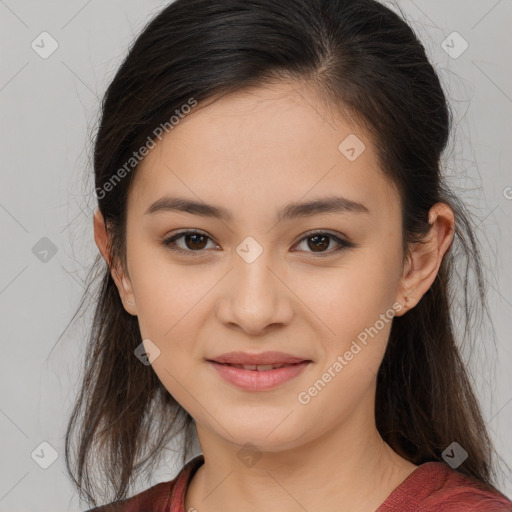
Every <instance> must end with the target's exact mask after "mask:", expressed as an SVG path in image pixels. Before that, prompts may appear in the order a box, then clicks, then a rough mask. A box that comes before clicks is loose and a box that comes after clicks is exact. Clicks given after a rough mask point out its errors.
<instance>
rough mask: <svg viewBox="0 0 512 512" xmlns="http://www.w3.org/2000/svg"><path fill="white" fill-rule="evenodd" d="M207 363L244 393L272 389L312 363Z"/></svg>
mask: <svg viewBox="0 0 512 512" xmlns="http://www.w3.org/2000/svg"><path fill="white" fill-rule="evenodd" d="M296 359H298V358H296ZM207 362H208V363H209V365H210V366H211V367H213V368H214V369H215V370H216V373H217V375H219V376H220V377H221V378H222V379H223V380H225V381H227V382H228V383H230V384H231V385H233V386H235V387H237V388H239V389H243V390H245V391H264V390H269V389H273V388H275V387H277V386H280V385H281V384H284V383H285V382H288V381H290V380H291V379H293V378H295V377H297V376H298V375H299V374H300V373H302V372H303V371H304V370H305V368H306V367H307V366H309V364H310V363H312V361H311V360H309V359H308V360H305V359H298V360H297V361H296V362H291V363H290V362H286V363H284V362H275V363H266V364H242V363H227V362H219V361H217V360H211V359H210V360H207Z"/></svg>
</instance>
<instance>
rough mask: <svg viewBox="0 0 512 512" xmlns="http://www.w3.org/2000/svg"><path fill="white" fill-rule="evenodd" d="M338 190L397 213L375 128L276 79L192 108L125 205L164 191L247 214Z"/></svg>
mask: <svg viewBox="0 0 512 512" xmlns="http://www.w3.org/2000/svg"><path fill="white" fill-rule="evenodd" d="M133 191H135V192H133ZM334 192H339V194H341V195H343V196H345V197H348V198H350V199H353V200H355V201H359V202H363V203H364V204H371V205H373V208H371V209H372V210H373V211H379V216H382V215H384V214H385V211H386V210H389V215H393V214H396V212H393V211H391V210H393V208H392V207H393V205H394V204H395V203H396V201H390V199H391V198H392V197H393V199H396V197H395V190H394V188H393V187H392V186H391V184H390V183H389V181H388V180H387V179H386V178H385V177H384V176H383V174H382V172H381V170H380V167H379V162H378V159H377V155H376V152H375V150H374V148H373V145H372V140H371V138H370V136H369V134H368V133H367V132H366V131H365V130H363V129H362V128H361V127H360V126H359V125H358V124H356V123H355V122H354V121H353V120H351V119H349V118H348V117H347V116H343V115H342V114H341V109H339V110H336V111H335V110H333V109H332V108H329V105H327V103H325V101H323V100H322V99H321V98H320V97H319V96H318V94H317V93H316V91H315V90H314V89H312V88H307V87H304V86H301V85H299V84H297V83H293V82H291V83H290V82H279V83H274V84H270V85H267V86H261V87H253V88H250V89H245V90H242V91H239V92H237V93H232V94H228V95H225V96H223V97H221V98H220V99H217V100H215V101H213V102H210V103H207V104H205V105H198V106H197V107H194V108H192V110H191V113H190V114H188V115H187V116H185V117H184V118H183V119H181V120H180V121H179V123H178V124H177V125H175V126H174V127H173V129H172V131H170V132H169V133H168V134H166V135H165V136H164V137H163V139H162V141H160V142H157V145H156V147H155V148H154V149H152V150H150V152H149V153H148V155H147V156H146V157H145V158H144V159H143V161H142V162H141V163H140V165H139V167H138V169H137V171H136V179H135V181H134V183H133V184H132V193H131V194H130V196H131V197H130V199H129V209H132V210H133V209H135V210H137V211H138V212H139V213H142V212H143V210H145V208H147V206H148V205H149V204H150V203H151V202H153V201H154V200H155V199H158V198H159V197H161V196H163V195H165V194H166V193H167V194H172V195H174V196H176V195H181V196H186V197H188V198H193V199H200V200H203V201H206V202H214V203H216V204H219V203H220V204H222V203H225V204H229V205H233V209H234V210H235V209H237V206H238V207H239V210H240V211H239V212H238V213H240V214H241V215H243V212H245V214H248V212H250V211H255V210H254V208H256V207H257V206H258V205H259V206H261V205H262V204H264V205H266V206H268V207H269V208H273V207H274V206H275V207H278V206H279V205H281V204H284V203H287V202H289V201H297V200H299V199H301V198H304V199H315V197H319V196H325V195H328V194H333V193H334ZM210 200H211V201H210Z"/></svg>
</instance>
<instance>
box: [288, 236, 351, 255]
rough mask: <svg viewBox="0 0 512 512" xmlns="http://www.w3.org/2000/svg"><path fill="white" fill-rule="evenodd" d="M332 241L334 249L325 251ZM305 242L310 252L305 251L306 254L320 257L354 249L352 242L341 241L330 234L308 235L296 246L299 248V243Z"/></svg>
mask: <svg viewBox="0 0 512 512" xmlns="http://www.w3.org/2000/svg"><path fill="white" fill-rule="evenodd" d="M332 240H334V241H335V242H336V244H337V247H336V248H335V249H331V250H329V251H327V250H326V249H328V248H329V247H330V246H331V241H332ZM303 242H306V247H307V248H308V249H311V250H310V251H308V250H306V252H312V253H314V254H315V253H316V254H318V255H320V256H324V255H329V254H332V253H333V252H338V251H341V250H342V249H345V248H347V247H355V244H353V243H352V242H348V241H346V240H343V239H341V238H340V237H339V236H336V235H333V234H332V233H324V232H320V231H317V232H314V233H309V234H308V235H307V236H305V237H304V238H302V240H300V242H299V243H298V244H297V246H299V245H300V244H301V243H303Z"/></svg>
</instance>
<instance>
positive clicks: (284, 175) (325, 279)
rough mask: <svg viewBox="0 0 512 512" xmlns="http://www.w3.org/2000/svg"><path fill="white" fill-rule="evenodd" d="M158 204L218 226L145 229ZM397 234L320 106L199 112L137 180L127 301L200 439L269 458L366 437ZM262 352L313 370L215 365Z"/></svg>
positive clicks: (235, 104)
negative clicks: (252, 449)
mask: <svg viewBox="0 0 512 512" xmlns="http://www.w3.org/2000/svg"><path fill="white" fill-rule="evenodd" d="M362 144H364V147H363V145H362ZM166 196H169V197H172V198H180V199H182V200H183V201H193V202H198V203H199V204H200V205H203V207H204V205H205V204H206V205H210V206H212V207H215V208H216V209H217V210H214V209H210V210H209V212H210V214H211V215H210V214H209V215H206V214H205V213H207V211H208V209H207V208H203V210H204V211H203V212H201V211H192V210H190V209H189V211H182V210H179V209H173V208H170V206H171V205H170V202H169V201H168V204H167V206H168V208H162V207H161V208H158V207H154V208H153V211H152V212H150V213H147V210H148V209H151V206H152V205H153V204H154V203H155V202H157V201H159V200H161V199H162V198H165V197H166ZM336 198H339V200H338V201H337V202H336V201H333V202H331V208H328V207H326V206H325V204H324V205H323V206H322V205H321V204H323V203H324V202H326V201H327V200H334V199H336ZM344 200H346V201H345V202H344ZM347 201H352V202H353V203H359V205H360V206H358V207H353V208H342V207H343V205H346V204H352V203H348V202H347ZM314 202H319V204H318V207H317V208H315V207H314V205H313V206H312V207H310V208H306V207H300V206H298V205H304V204H306V203H314ZM162 204H165V203H162V202H160V206H162ZM290 205H296V206H294V207H293V208H292V207H291V206H290ZM174 206H176V204H175V205H174ZM219 212H222V213H225V216H218V215H217V214H218V213H219ZM212 213H215V215H213V214H212ZM401 228H402V226H401V214H400V202H399V197H398V195H397V193H396V192H395V190H394V189H393V187H392V186H391V185H390V183H389V182H388V181H387V180H386V178H385V177H384V176H383V175H382V173H381V171H380V170H379V163H378V161H377V157H376V153H375V151H374V149H373V147H372V143H371V140H370V138H369V136H368V134H367V133H366V132H365V131H364V130H362V129H361V128H360V127H359V126H358V125H356V124H353V123H351V122H349V120H348V119H347V118H344V117H343V116H342V115H341V114H336V116H334V114H333V112H332V111H328V110H327V109H326V108H324V104H323V103H322V102H321V101H320V100H319V98H318V97H317V96H316V94H315V92H314V91H312V90H310V89H307V88H305V87H302V88H301V87H300V86H299V85H297V84H295V83H294V84H291V83H285V82H281V83H278V84H273V85H272V86H270V85H269V86H266V87H261V88H253V89H251V90H245V91H244V92H240V93H237V94H231V95H227V96H225V97H223V98H221V99H220V100H217V101H216V102H213V103H210V104H208V105H207V106H204V107H201V108H199V107H197V108H196V110H194V109H192V112H191V113H190V114H189V115H188V116H187V117H186V118H185V119H183V120H182V121H180V123H179V124H178V125H177V126H175V127H174V129H173V130H172V131H171V132H170V133H169V134H168V135H166V136H165V137H164V138H163V139H162V141H161V142H159V143H158V144H157V146H156V147H155V148H154V149H152V150H151V151H150V152H149V154H148V155H147V156H146V157H145V159H144V160H143V161H142V163H141V164H140V166H139V168H138V169H137V176H136V179H135V181H134V183H133V187H132V188H131V191H130V196H129V199H128V217H127V255H128V256H127V261H128V268H127V275H126V278H125V281H124V285H125V289H126V290H129V293H130V294H132V295H130V297H131V298H132V300H133V302H134V305H133V306H131V307H128V306H126V307H127V309H128V310H129V311H130V312H131V313H132V314H136V315H137V317H138V321H139V323H140V328H141V332H142V336H143V338H144V339H145V340H146V341H145V345H146V347H149V349H150V352H151V347H154V346H156V347H157V348H158V350H159V355H158V357H157V358H156V359H155V360H154V361H153V362H152V366H153V368H154V371H155V372H156V373H157V375H158V377H159V379H160V380H161V382H162V383H163V385H164V386H165V387H166V388H167V390H168V391H169V393H171V394H172V395H173V396H174V397H175V398H176V400H177V401H178V402H179V403H180V404H181V405H182V406H183V407H184V408H185V409H186V410H187V411H188V412H189V413H190V414H191V415H192V416H193V418H194V419H195V421H196V424H197V426H198V430H199V429H202V431H204V432H209V434H210V435H213V436H216V437H217V438H218V439H221V440H223V441H226V442H228V443H234V444H236V445H239V446H243V445H244V444H246V443H253V444H254V445H256V446H258V447H259V448H261V449H264V450H266V451H270V452H271V451H279V450H284V449H288V448H294V447H297V446H299V445H301V444H304V443H307V442H310V441H313V440H314V439H315V438H318V437H319V436H321V435H323V434H325V433H326V432H328V431H332V430H333V429H337V428H342V427H346V428H354V429H360V428H362V426H361V425H362V424H363V423H365V422H366V423H368V419H369V417H371V416H372V415H373V405H374V403H373V400H374V392H375V379H376V373H377V370H378V367H379V364H380V362H381V360H382V357H383V354H384V350H385V347H386V342H387V340H388V336H389V332H390V329H391V323H392V318H393V316H394V315H395V314H396V313H398V314H400V313H399V312H400V309H401V305H400V302H403V301H401V299H403V297H402V296H401V295H399V283H400V277H401V275H402V270H403V269H402V266H401V261H402V253H401V247H402V239H401ZM185 230H191V231H192V233H188V234H187V233H185V234H183V232H184V231H185ZM166 241H167V245H166ZM147 340H150V343H149V344H148V341H147ZM269 351H271V352H280V353H282V354H285V355H286V356H288V357H294V358H297V361H306V362H303V363H300V364H293V365H291V366H286V367H284V368H281V369H280V370H279V369H277V370H268V369H267V368H268V367H263V368H260V369H259V370H258V369H256V370H251V369H237V368H236V367H234V366H232V365H229V364H226V363H225V362H224V363H222V362H217V363H212V362H210V361H219V360H220V359H221V358H220V356H221V355H224V354H229V353H232V352H243V353H245V354H246V355H247V354H248V355H249V356H250V355H255V354H256V355H258V354H262V353H264V352H269ZM282 354H281V356H272V355H270V359H261V360H259V361H260V362H262V363H264V362H266V363H272V362H281V363H283V361H284V356H283V355H282ZM247 357H248V356H247ZM272 358H274V359H275V361H274V360H272ZM224 361H225V360H224ZM233 361H235V360H231V362H232V364H235V363H233ZM248 361H249V359H247V360H246V362H248ZM249 362H250V361H249ZM252 362H253V363H254V361H252ZM221 363H222V364H221ZM266 372H268V373H267V374H266V375H263V374H264V373H266ZM257 373H258V374H260V375H259V376H258V375H256V374H257ZM351 426H352V427H351Z"/></svg>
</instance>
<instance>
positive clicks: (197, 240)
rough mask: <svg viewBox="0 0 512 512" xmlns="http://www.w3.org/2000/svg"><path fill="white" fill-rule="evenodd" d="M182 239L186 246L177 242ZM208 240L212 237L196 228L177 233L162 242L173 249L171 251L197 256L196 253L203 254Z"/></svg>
mask: <svg viewBox="0 0 512 512" xmlns="http://www.w3.org/2000/svg"><path fill="white" fill-rule="evenodd" d="M181 239H183V244H184V247H183V246H179V245H178V244H177V243H176V241H177V240H181ZM207 240H211V238H210V237H209V236H208V235H206V234H205V233H203V232H201V231H197V230H194V229H186V230H185V231H180V232H179V233H176V234H175V235H173V236H171V237H170V238H166V239H165V240H164V241H163V242H162V244H163V245H164V246H165V247H168V248H169V249H171V251H174V252H178V253H182V254H187V255H189V254H192V255H194V256H196V254H194V253H199V254H201V253H202V252H203V249H204V248H205V245H206V241H207ZM217 247H218V246H217Z"/></svg>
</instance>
